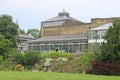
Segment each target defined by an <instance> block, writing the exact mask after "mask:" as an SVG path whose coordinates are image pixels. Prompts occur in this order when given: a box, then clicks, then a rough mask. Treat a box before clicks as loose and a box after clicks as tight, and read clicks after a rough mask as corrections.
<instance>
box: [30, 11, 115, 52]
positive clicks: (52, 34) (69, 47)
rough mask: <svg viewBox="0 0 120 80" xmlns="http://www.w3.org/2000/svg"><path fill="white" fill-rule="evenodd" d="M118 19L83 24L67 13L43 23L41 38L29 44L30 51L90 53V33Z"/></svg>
mask: <svg viewBox="0 0 120 80" xmlns="http://www.w3.org/2000/svg"><path fill="white" fill-rule="evenodd" d="M114 19H116V18H93V19H91V22H90V23H84V22H81V21H79V20H77V19H75V18H73V17H71V16H70V14H69V13H68V12H66V11H63V12H60V13H58V16H56V17H53V18H51V19H48V20H46V21H43V22H41V33H40V34H41V38H39V39H37V40H33V41H30V42H29V51H38V52H51V51H60V52H68V53H76V52H85V51H88V31H89V30H90V29H93V28H96V27H98V26H100V25H104V24H107V23H111V22H112V21H113V20H114Z"/></svg>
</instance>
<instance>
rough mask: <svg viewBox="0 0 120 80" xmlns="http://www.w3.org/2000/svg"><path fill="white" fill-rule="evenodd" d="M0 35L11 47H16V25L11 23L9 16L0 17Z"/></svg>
mask: <svg viewBox="0 0 120 80" xmlns="http://www.w3.org/2000/svg"><path fill="white" fill-rule="evenodd" d="M0 34H1V35H4V37H5V38H6V39H9V40H10V41H11V42H12V47H16V46H17V44H16V43H17V36H18V25H17V24H16V23H14V22H13V21H12V17H11V16H9V15H1V16H0Z"/></svg>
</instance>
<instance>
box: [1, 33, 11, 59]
mask: <svg viewBox="0 0 120 80" xmlns="http://www.w3.org/2000/svg"><path fill="white" fill-rule="evenodd" d="M11 45H12V43H11V42H10V41H9V40H8V39H5V37H4V36H3V35H1V34H0V55H2V56H3V58H4V59H5V58H7V57H8V55H9V50H10V49H11Z"/></svg>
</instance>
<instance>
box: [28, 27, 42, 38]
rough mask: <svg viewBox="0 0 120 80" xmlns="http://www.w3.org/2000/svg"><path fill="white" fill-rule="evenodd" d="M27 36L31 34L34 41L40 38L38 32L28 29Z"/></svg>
mask: <svg viewBox="0 0 120 80" xmlns="http://www.w3.org/2000/svg"><path fill="white" fill-rule="evenodd" d="M27 34H31V35H32V36H33V37H35V38H36V39H37V38H39V37H40V31H39V30H38V29H29V30H28V31H27Z"/></svg>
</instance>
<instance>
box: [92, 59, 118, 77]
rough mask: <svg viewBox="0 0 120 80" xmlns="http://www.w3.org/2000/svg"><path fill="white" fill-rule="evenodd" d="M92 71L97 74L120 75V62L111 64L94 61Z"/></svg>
mask: <svg viewBox="0 0 120 80" xmlns="http://www.w3.org/2000/svg"><path fill="white" fill-rule="evenodd" d="M92 69H93V72H94V73H95V74H101V75H120V62H117V63H109V62H103V61H96V60H94V61H93V62H92Z"/></svg>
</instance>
